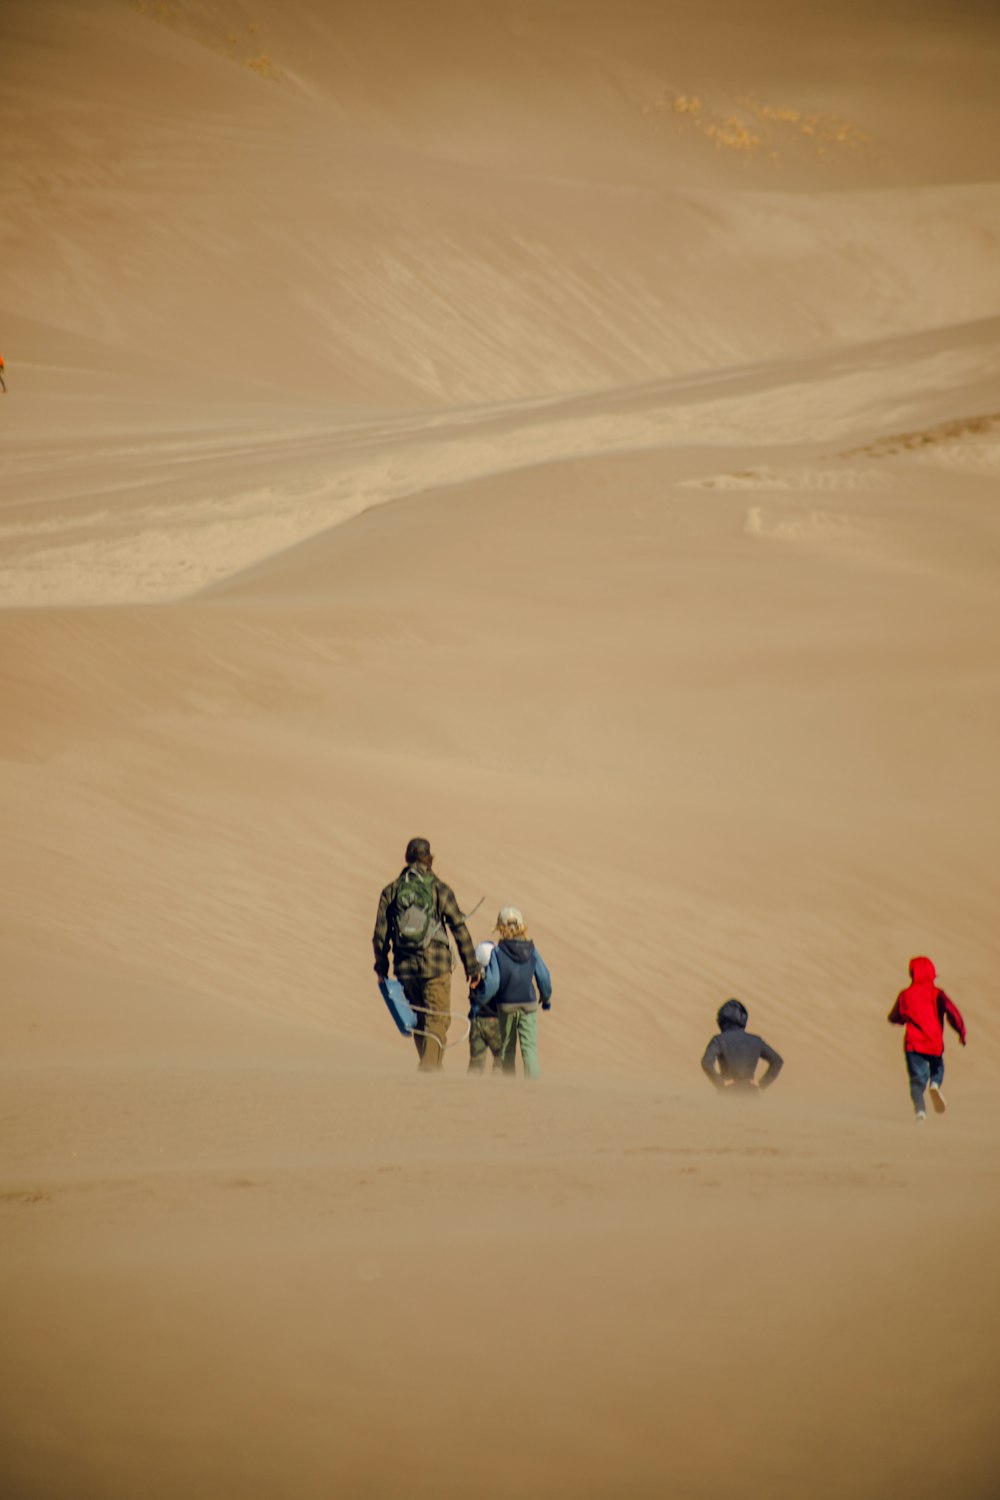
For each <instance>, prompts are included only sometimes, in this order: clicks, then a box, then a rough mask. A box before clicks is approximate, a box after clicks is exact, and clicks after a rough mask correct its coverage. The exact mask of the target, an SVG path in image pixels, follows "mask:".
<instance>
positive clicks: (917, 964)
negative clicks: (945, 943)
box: [889, 958, 965, 1122]
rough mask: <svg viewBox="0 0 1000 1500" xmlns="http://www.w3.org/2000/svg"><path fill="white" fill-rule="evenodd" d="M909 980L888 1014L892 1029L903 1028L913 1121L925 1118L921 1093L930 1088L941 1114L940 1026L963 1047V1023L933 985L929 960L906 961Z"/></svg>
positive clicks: (932, 972)
mask: <svg viewBox="0 0 1000 1500" xmlns="http://www.w3.org/2000/svg"><path fill="white" fill-rule="evenodd" d="M910 978H911V980H912V981H913V983H912V984H910V985H908V986H907V988H906V989H905V990H901V991H900V993H899V994H898V995H897V997H896V1003H895V1005H894V1006H893V1007H892V1010H891V1011H890V1012H889V1022H890V1024H891V1025H893V1026H905V1027H906V1036H905V1038H904V1041H903V1046H904V1048H905V1056H906V1071H907V1073H908V1074H909V1075H910V1098H911V1099H912V1100H913V1108H914V1110H915V1111H916V1116H917V1120H918V1122H919V1121H922V1120H926V1118H927V1111H926V1110H925V1109H924V1090H925V1089H926V1088H928V1086H929V1088H930V1096H931V1103H932V1104H933V1105H934V1108H935V1109H936V1110H937V1112H938V1114H939V1115H943V1114H944V1110H945V1103H944V1095H943V1094H942V1092H941V1084H942V1083H943V1082H944V1023H945V1021H946V1020H947V1022H948V1025H949V1026H950V1027H951V1028H952V1030H953V1031H957V1032H958V1039H959V1041H960V1042H961V1043H962V1046H963V1047H964V1046H965V1022H964V1021H963V1020H962V1016H961V1012H960V1011H959V1009H958V1006H957V1005H955V1004H954V1003H953V1002H952V1001H951V1000H949V999H948V996H947V995H946V994H945V992H944V990H939V989H938V987H937V985H936V984H935V983H934V978H935V974H934V965H933V964H932V963H931V961H930V959H929V958H911V959H910Z"/></svg>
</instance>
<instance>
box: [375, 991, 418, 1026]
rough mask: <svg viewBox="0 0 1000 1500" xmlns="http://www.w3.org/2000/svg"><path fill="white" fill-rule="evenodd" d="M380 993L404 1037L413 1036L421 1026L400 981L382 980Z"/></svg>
mask: <svg viewBox="0 0 1000 1500" xmlns="http://www.w3.org/2000/svg"><path fill="white" fill-rule="evenodd" d="M378 992H379V994H380V995H381V996H382V999H383V1000H384V1001H385V1003H386V1005H387V1006H388V1008H389V1014H390V1016H391V1017H392V1019H393V1020H394V1021H395V1023H396V1025H397V1026H398V1028H399V1030H400V1031H401V1032H402V1033H403V1035H404V1036H412V1035H413V1033H414V1031H415V1030H416V1029H417V1027H418V1026H419V1025H420V1022H419V1021H418V1020H417V1013H416V1011H415V1010H414V1009H413V1007H412V1006H411V1005H410V1002H409V1000H407V998H406V992H405V990H404V989H403V986H402V985H401V984H400V982H399V980H398V979H380V980H379V982H378Z"/></svg>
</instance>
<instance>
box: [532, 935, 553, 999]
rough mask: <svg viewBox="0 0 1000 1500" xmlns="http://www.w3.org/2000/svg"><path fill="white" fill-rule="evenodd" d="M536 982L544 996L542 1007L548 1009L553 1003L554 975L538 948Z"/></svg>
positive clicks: (536, 954)
mask: <svg viewBox="0 0 1000 1500" xmlns="http://www.w3.org/2000/svg"><path fill="white" fill-rule="evenodd" d="M535 983H536V984H537V985H538V993H539V995H541V997H542V1009H543V1010H548V1009H549V1008H550V1007H551V1005H552V975H551V974H550V973H549V971H548V968H547V966H546V963H545V960H544V958H543V957H542V955H541V954H540V953H539V951H538V949H537V948H536V949H535Z"/></svg>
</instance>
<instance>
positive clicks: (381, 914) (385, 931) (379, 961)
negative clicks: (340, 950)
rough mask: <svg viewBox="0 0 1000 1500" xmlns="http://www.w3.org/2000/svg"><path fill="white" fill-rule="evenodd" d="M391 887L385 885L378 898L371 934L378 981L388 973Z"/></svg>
mask: <svg viewBox="0 0 1000 1500" xmlns="http://www.w3.org/2000/svg"><path fill="white" fill-rule="evenodd" d="M392 896H393V887H392V886H391V885H387V886H386V888H385V890H384V891H383V892H382V894H381V896H380V897H379V903H378V912H377V914H376V917H375V931H374V932H373V933H372V947H373V948H374V950H375V973H376V974H377V975H378V977H379V978H380V979H385V978H386V977H387V975H388V973H389V908H390V906H391V905H392Z"/></svg>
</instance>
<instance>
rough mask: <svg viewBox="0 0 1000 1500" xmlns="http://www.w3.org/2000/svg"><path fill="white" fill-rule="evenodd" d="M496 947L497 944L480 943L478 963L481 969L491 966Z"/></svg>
mask: <svg viewBox="0 0 1000 1500" xmlns="http://www.w3.org/2000/svg"><path fill="white" fill-rule="evenodd" d="M495 947H496V943H479V944H477V946H476V962H477V963H478V964H479V967H480V968H481V969H485V968H487V967H488V966H489V961H490V954H491V953H492V952H493V949H494V948H495Z"/></svg>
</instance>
